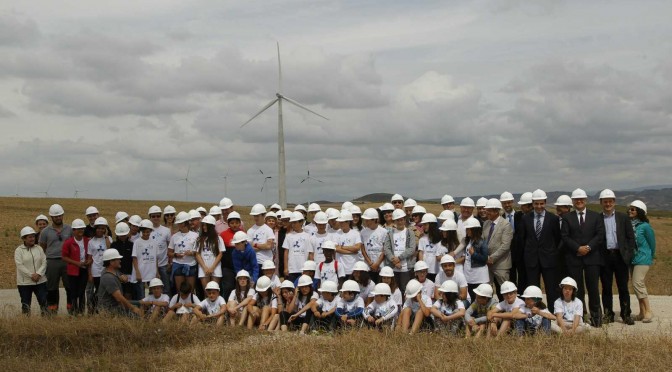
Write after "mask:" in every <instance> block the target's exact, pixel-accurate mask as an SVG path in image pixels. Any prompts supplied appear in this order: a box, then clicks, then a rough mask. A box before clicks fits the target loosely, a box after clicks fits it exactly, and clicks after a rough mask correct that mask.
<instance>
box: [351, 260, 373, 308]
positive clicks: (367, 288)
mask: <svg viewBox="0 0 672 372" xmlns="http://www.w3.org/2000/svg"><path fill="white" fill-rule="evenodd" d="M352 280H354V281H356V282H357V284H359V297H361V298H362V300H363V301H364V306H368V305H369V304H370V303H371V301H373V290H374V288H375V286H376V284H375V283H374V282H373V281H372V280H371V279H370V278H369V265H367V264H366V263H364V262H363V261H357V262H355V266H354V267H353V268H352Z"/></svg>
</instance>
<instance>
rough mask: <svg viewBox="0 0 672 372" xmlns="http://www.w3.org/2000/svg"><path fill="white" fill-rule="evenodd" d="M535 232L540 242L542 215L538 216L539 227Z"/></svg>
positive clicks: (537, 226)
mask: <svg viewBox="0 0 672 372" xmlns="http://www.w3.org/2000/svg"><path fill="white" fill-rule="evenodd" d="M534 231H535V233H536V234H537V240H539V238H540V237H541V214H537V225H536V227H535V229H534Z"/></svg>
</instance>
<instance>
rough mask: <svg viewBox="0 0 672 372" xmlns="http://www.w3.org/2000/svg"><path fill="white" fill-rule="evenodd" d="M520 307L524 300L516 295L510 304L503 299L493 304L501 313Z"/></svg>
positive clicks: (522, 305) (523, 305)
mask: <svg viewBox="0 0 672 372" xmlns="http://www.w3.org/2000/svg"><path fill="white" fill-rule="evenodd" d="M522 307H525V301H523V300H521V299H520V298H518V297H516V300H515V301H513V303H512V304H510V303H508V302H506V300H504V301H501V302H500V303H498V304H497V306H495V308H496V309H497V310H499V311H500V312H503V313H510V312H512V311H513V309H515V308H519V309H520V308H522ZM581 311H583V308H582V309H581Z"/></svg>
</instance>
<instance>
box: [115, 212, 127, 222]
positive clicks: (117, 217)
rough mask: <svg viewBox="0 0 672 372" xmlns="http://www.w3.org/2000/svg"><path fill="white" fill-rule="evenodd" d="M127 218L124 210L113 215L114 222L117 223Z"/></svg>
mask: <svg viewBox="0 0 672 372" xmlns="http://www.w3.org/2000/svg"><path fill="white" fill-rule="evenodd" d="M127 218H128V213H126V212H124V211H119V212H117V214H115V215H114V223H119V222H121V221H123V220H125V219H127Z"/></svg>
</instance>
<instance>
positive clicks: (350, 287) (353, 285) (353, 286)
mask: <svg viewBox="0 0 672 372" xmlns="http://www.w3.org/2000/svg"><path fill="white" fill-rule="evenodd" d="M359 290H360V289H359V284H358V283H357V282H356V281H354V280H346V281H345V283H343V286H342V287H341V292H359Z"/></svg>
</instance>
